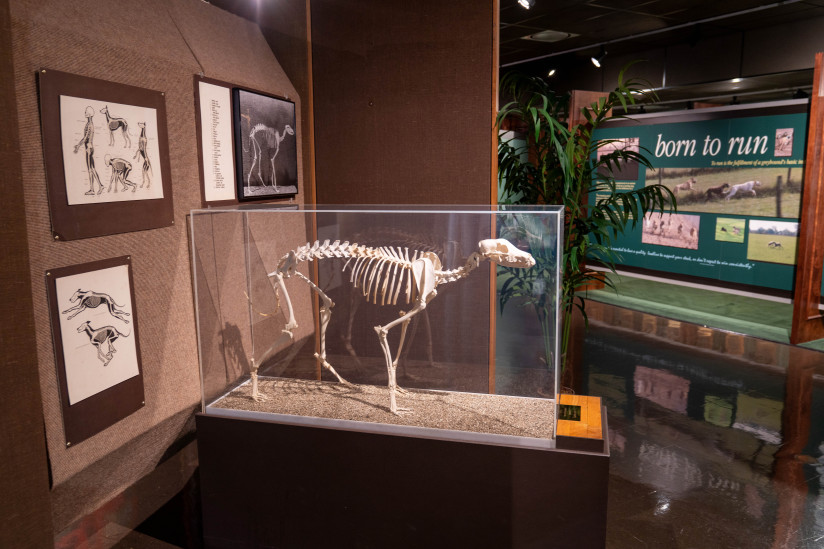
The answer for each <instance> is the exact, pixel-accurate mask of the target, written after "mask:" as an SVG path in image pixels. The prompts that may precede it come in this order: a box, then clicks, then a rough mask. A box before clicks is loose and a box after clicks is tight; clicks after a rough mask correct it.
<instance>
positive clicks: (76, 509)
mask: <svg viewBox="0 0 824 549" xmlns="http://www.w3.org/2000/svg"><path fill="white" fill-rule="evenodd" d="M10 5H11V16H12V31H13V32H12V40H13V55H14V78H15V84H16V86H15V88H16V92H17V99H18V105H19V124H20V144H21V148H22V164H23V180H24V184H25V195H24V198H25V203H26V216H27V227H28V236H29V253H30V258H31V259H30V265H31V282H32V286H33V301H34V313H35V322H36V333H35V341H34V343H35V344H36V348H37V353H38V362H39V374H40V383H41V389H42V396H43V408H44V415H45V423H46V436H47V444H48V450H49V456H50V461H51V468H52V471H51V473H52V477H53V482H54V490H55V493H56V495H55V497H54V501H53V504H54V513H53V514H54V522H55V528H56V529H57V530H60V529H61V528H64V527H65V526H66V525H67V524H68V523H69V522H71V521H72V520H74V519H75V518H76V517H79V516H82V515H84V514H86V513H88V512H89V511H91V510H93V509H95V508H97V507H98V506H99V505H100V503H102V502H103V501H106V500H107V499H109V498H110V497H112V496H113V495H114V494H116V493H118V492H119V491H121V490H122V489H123V488H125V487H126V486H128V485H130V484H132V483H133V482H134V481H135V480H137V479H138V478H140V477H141V476H143V475H145V474H146V473H147V472H149V471H151V470H152V469H153V468H154V467H155V466H156V465H157V463H158V462H159V461H160V460H161V459H162V456H163V454H164V452H166V451H167V449H168V448H169V447H170V446H171V445H172V444H173V443H174V442H175V441H176V440H177V439H178V438H179V437H180V436H181V434H182V433H184V432H185V431H186V430H188V429H190V428H191V427H190V425H191V423H190V421H189V419H190V417H191V412H192V411H194V410H195V409H196V408H197V407H198V406H199V402H200V383H199V378H198V366H197V360H198V356H197V339H196V333H195V319H194V312H193V296H192V284H191V260H190V252H189V241H188V229H187V219H188V216H187V214H188V212H189V211H190V210H191V209H193V208H198V207H199V206H200V190H199V181H198V165H197V149H196V147H197V145H196V137H195V107H194V96H193V81H192V77H193V75H194V74H196V73H201V72H202V73H203V74H204V75H205V76H207V77H210V78H215V79H218V80H223V81H226V82H231V83H234V84H237V85H240V86H244V87H249V88H253V89H258V90H261V91H264V92H267V93H271V94H276V95H282V96H288V97H289V98H290V99H292V100H295V101H296V103H298V109H297V110H298V127H300V103H299V99H298V97H297V93H296V92H295V89H294V88H293V86H292V85H291V83H290V82H289V80H288V78H287V77H286V75H285V74H284V72H283V70H282V69H281V67H280V65H279V64H278V62H277V60H276V59H275V57H274V56H273V54H272V52H271V49H270V48H269V46H268V45H267V43H266V41H265V40H264V38H263V37H262V35H261V33H260V30H259V29H258V27H257V26H255V25H254V24H252V23H250V22H248V21H246V20H243V19H241V18H238V17H235V16H233V15H231V14H228V13H226V12H224V11H221V10H219V9H217V8H215V7H213V6H210V5H208V4H206V3H204V2H201V1H200V0H129V1H128V2H126V1H122V0H76V1H71V2H66V1H64V0H12V1H11V2H10ZM40 68H51V69H55V70H61V71H65V72H70V73H74V74H79V75H83V76H89V77H94V78H100V79H104V80H109V81H113V82H119V83H124V84H129V85H133V86H140V87H144V88H149V89H153V90H160V91H163V92H164V93H165V97H166V112H167V125H168V132H169V154H170V157H171V177H172V188H173V199H174V212H175V216H174V225H173V226H172V227H168V228H163V229H157V230H151V231H141V232H135V233H128V234H121V235H113V236H106V237H100V238H91V239H86V240H79V241H73V242H54V241H53V240H52V238H51V233H50V221H49V211H48V204H47V197H46V183H45V174H44V164H43V152H42V139H41V133H40V119H39V108H38V97H37V86H36V78H35V73H36V71H37V70H38V69H40ZM55 130H57V129H56V128H55ZM298 149H299V150H298V155H299V157H300V155H301V149H302V146H301V139H300V136H298ZM298 182H299V194H298V201H299V202H300V201H302V197H303V196H304V188H303V173H302V170H300V169H299V172H298ZM120 255H130V256H131V257H132V266H133V270H134V284H135V294H136V308H137V309H138V310H139V311H140V336H141V341H140V346H141V352H142V362H143V370H144V383H145V397H146V406H145V407H144V408H142V409H141V410H139V411H138V412H136V413H134V414H132V415H131V416H129V417H127V418H126V419H124V420H122V421H120V422H119V423H117V424H116V425H114V426H113V427H111V428H109V429H107V430H105V431H103V432H102V433H99V434H97V435H95V436H94V437H92V438H90V439H88V440H86V441H84V442H82V443H80V444H78V445H77V446H75V447H72V448H68V449H67V448H66V447H65V439H64V435H63V427H62V418H61V410H60V404H59V403H60V400H59V396H58V386H57V376H56V373H55V364H54V352H53V347H52V334H51V327H50V323H49V313H48V309H47V302H46V289H45V281H44V273H45V271H46V270H47V269H51V268H55V267H60V266H65V265H72V264H77V263H83V262H87V261H93V260H98V259H104V258H108V257H115V256H120ZM242 337H248V335H246V336H242ZM136 440H140V441H141V444H139V445H138V444H134V441H136ZM126 447H128V448H129V451H128V452H124V451H122V450H123V448H126ZM91 470H93V471H95V474H94V475H89V474H88V472H89V471H91ZM65 486H71V490H67V489H65V488H64V487H65ZM61 490H62V491H61Z"/></svg>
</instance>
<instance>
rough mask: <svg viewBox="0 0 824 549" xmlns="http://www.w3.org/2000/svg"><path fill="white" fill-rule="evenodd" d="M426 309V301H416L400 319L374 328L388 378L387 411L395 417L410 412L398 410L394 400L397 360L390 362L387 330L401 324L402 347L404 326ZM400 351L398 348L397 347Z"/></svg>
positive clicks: (390, 355)
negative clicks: (384, 360)
mask: <svg viewBox="0 0 824 549" xmlns="http://www.w3.org/2000/svg"><path fill="white" fill-rule="evenodd" d="M425 308H426V301H424V300H423V299H421V300H420V301H418V303H417V305H415V307H414V308H413V309H412V310H411V311H409V312H408V313H406V314H405V315H403V316H401V317H400V318H398V319H396V320H393V321H392V322H390V323H389V324H386V325H385V326H375V332H377V334H378V339H380V344H381V349H383V356H384V358H385V359H386V372H387V376H388V377H389V411H390V412H392V413H393V414H396V415H403V414H408V413H411V412H412V410H410V409H408V408H398V404H397V400H396V398H395V392H396V390H397V387H398V381H397V377H396V371H397V366H398V362H397V360H395V361H393V360H392V351H391V349H390V348H389V341H388V340H387V334H388V333H389V330H391V329H392V328H394V327H395V326H397V325H398V324H403V328H402V330H401V343H400V345H403V337H404V335H405V332H406V325H407V324H408V323H409V320H410V319H411V318H412V317H413V316H415V315H416V314H418V313H419V312H421V311H422V310H424V309H425ZM398 348H399V349H400V346H399V347H398Z"/></svg>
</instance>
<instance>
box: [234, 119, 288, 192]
mask: <svg viewBox="0 0 824 549" xmlns="http://www.w3.org/2000/svg"><path fill="white" fill-rule="evenodd" d="M250 120H251V119H250ZM250 123H251V122H250ZM259 133H262V134H263V137H264V138H265V139H266V148H268V149H269V150H272V149H274V151H275V152H274V153H273V154H272V158H270V159H269V162H270V164H271V165H272V186H273V187H274V188H275V190H277V188H278V180H277V173H276V172H275V157H276V156H277V155H278V152H280V144H281V142H282V141H283V140H284V139H286V135H287V134H288V135H295V130H293V129H292V126H289V125H288V124H287V125H286V126H285V127H284V128H283V134H281V133H280V132H279V131H277V130H276V129H274V128H270V127H269V126H266V125H265V124H255V125H254V126H253V127H252V130H251V131H250V132H249V141H250V142H251V145H252V154H253V155H254V156H253V158H252V166H251V167H250V168H249V175H248V176H247V178H246V184H247V185H248V186H249V187H251V186H252V172H253V171H254V169H255V165H256V164H257V176H258V179H260V182H261V183H263V185H266V182H265V181H263V176H262V175H261V173H260V167H261V163H262V162H263V151H262V150H261V147H260V143H258V134H259Z"/></svg>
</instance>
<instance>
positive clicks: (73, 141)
mask: <svg viewBox="0 0 824 549" xmlns="http://www.w3.org/2000/svg"><path fill="white" fill-rule="evenodd" d="M38 76H39V80H40V112H41V126H42V133H43V148H44V157H45V164H46V180H47V184H48V191H49V208H50V211H51V218H52V231H53V234H54V237H55V239H57V240H73V239H78V238H89V237H93V236H103V235H108V234H115V233H123V232H131V231H137V230H143V229H153V228H157V227H164V226H168V225H171V224H172V223H173V220H174V217H173V209H172V192H171V176H170V173H169V172H170V168H169V153H168V139H167V131H166V111H165V98H164V95H163V93H162V92H157V91H153V90H147V89H144V88H137V87H134V86H127V85H124V84H117V83H114V82H107V81H104V80H97V79H93V78H87V77H83V76H78V75H73V74H68V73H63V72H60V71H53V70H50V69H42V70H40V71H39V73H38Z"/></svg>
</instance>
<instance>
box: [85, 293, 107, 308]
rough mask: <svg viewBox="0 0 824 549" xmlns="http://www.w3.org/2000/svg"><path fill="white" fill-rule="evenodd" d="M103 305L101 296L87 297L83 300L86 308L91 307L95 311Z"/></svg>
mask: <svg viewBox="0 0 824 549" xmlns="http://www.w3.org/2000/svg"><path fill="white" fill-rule="evenodd" d="M101 303H103V299H102V298H100V297H99V296H96V295H90V296H89V297H87V298H85V299H84V300H83V304H84V305H85V306H86V307H90V308H92V309H94V308H95V307H97V306H98V305H100V304H101Z"/></svg>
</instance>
